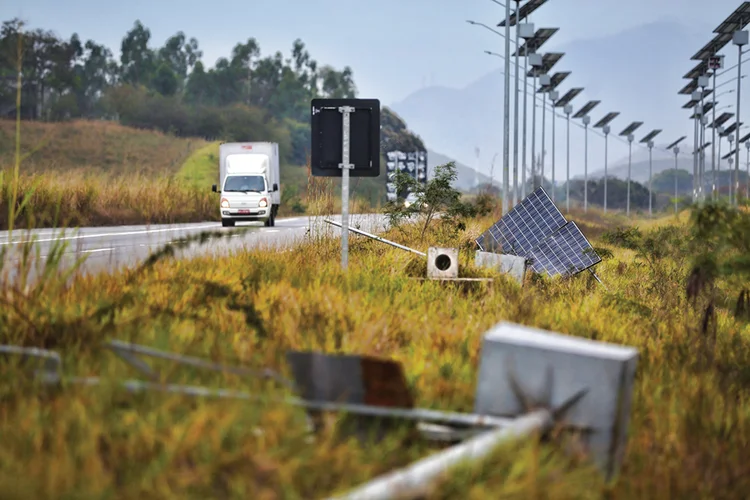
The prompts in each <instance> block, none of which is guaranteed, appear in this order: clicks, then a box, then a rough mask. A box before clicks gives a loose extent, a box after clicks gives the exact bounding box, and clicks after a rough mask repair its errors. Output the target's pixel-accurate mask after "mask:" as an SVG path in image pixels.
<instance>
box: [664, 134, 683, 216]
mask: <svg viewBox="0 0 750 500" xmlns="http://www.w3.org/2000/svg"><path fill="white" fill-rule="evenodd" d="M685 137H687V136H685V135H683V136H682V137H680V138H679V139H677V140H676V141H674V142H673V143H672V144H670V145H669V146H667V149H671V150H672V152H673V153H674V213H675V215H677V161H678V160H677V155H679V154H680V148H678V147H677V145H678V144H679V143H681V142H682V141H683V140H685Z"/></svg>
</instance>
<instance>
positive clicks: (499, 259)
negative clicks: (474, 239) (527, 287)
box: [474, 251, 528, 285]
mask: <svg viewBox="0 0 750 500" xmlns="http://www.w3.org/2000/svg"><path fill="white" fill-rule="evenodd" d="M474 264H475V265H476V266H477V267H486V268H490V269H496V270H498V271H500V272H501V273H503V274H508V275H510V277H511V278H513V279H514V280H516V281H517V282H518V283H519V284H521V285H523V278H524V276H525V275H526V268H527V267H528V261H527V260H526V258H525V257H519V256H517V255H505V254H498V253H492V252H482V251H477V253H476V256H475V258H474Z"/></svg>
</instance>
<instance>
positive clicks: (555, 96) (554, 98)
mask: <svg viewBox="0 0 750 500" xmlns="http://www.w3.org/2000/svg"><path fill="white" fill-rule="evenodd" d="M559 97H560V94H559V93H558V92H557V90H552V91H551V92H550V93H549V98H550V101H552V202H553V203H554V201H555V188H556V187H557V186H556V184H555V121H556V120H555V105H556V104H557V99H558V98H559Z"/></svg>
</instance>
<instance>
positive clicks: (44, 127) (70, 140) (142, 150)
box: [0, 119, 208, 176]
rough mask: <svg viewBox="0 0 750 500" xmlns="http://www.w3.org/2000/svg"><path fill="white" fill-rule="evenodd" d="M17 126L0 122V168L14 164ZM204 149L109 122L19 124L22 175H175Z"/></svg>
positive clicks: (202, 142)
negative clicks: (52, 173)
mask: <svg viewBox="0 0 750 500" xmlns="http://www.w3.org/2000/svg"><path fill="white" fill-rule="evenodd" d="M15 133H16V124H15V121H13V120H8V119H0V167H1V168H8V167H11V166H12V165H13V164H14V161H15ZM207 144H208V142H207V141H205V140H203V139H196V138H180V137H174V136H171V135H167V134H164V133H162V132H159V131H155V130H139V129H136V128H132V127H125V126H122V125H119V124H117V123H114V122H109V121H94V120H74V121H70V122H65V123H44V122H32V121H23V122H21V154H22V159H23V163H22V168H21V171H22V173H24V174H35V173H48V172H52V171H54V172H57V173H61V172H71V171H79V172H86V173H88V174H107V175H118V176H119V175H134V174H140V175H146V176H160V175H164V174H173V173H176V172H177V171H178V170H179V169H180V168H181V167H182V165H183V164H184V163H185V162H186V161H187V160H188V158H189V157H190V156H191V155H192V154H193V153H194V152H195V151H197V150H199V149H200V148H202V147H205V146H206V145H207Z"/></svg>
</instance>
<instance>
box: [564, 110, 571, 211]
mask: <svg viewBox="0 0 750 500" xmlns="http://www.w3.org/2000/svg"><path fill="white" fill-rule="evenodd" d="M563 111H565V121H566V129H567V130H566V132H565V136H566V137H565V143H566V147H565V171H566V175H565V176H566V178H567V182H566V183H565V210H566V211H568V212H570V114H571V113H572V112H573V106H571V105H570V104H566V105H565V107H564V108H563Z"/></svg>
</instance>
